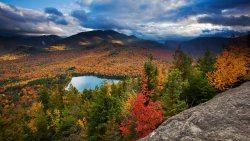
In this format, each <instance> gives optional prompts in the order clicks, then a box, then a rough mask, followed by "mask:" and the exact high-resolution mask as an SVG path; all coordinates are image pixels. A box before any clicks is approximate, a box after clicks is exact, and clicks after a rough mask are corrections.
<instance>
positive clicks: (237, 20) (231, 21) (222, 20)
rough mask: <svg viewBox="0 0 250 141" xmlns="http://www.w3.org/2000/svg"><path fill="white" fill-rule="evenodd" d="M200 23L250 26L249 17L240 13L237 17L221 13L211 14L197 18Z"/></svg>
mask: <svg viewBox="0 0 250 141" xmlns="http://www.w3.org/2000/svg"><path fill="white" fill-rule="evenodd" d="M198 21H199V22H200V23H211V24H214V25H223V26H250V17H248V16H244V15H241V16H239V17H235V16H229V17H225V16H222V15H213V16H206V17H201V18H199V19H198Z"/></svg>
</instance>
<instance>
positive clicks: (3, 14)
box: [0, 0, 250, 41]
mask: <svg viewBox="0 0 250 141" xmlns="http://www.w3.org/2000/svg"><path fill="white" fill-rule="evenodd" d="M97 29H98V30H115V31H118V32H121V33H124V34H127V35H135V36H138V37H141V38H145V39H152V40H159V41H160V40H171V39H181V38H189V37H197V36H212V35H213V36H214V35H218V36H231V35H232V34H235V35H241V34H244V33H247V32H248V31H250V0H0V34H1V35H49V34H56V35H59V36H70V35H73V34H76V33H79V32H84V31H91V30H97Z"/></svg>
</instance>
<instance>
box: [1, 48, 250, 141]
mask: <svg viewBox="0 0 250 141" xmlns="http://www.w3.org/2000/svg"><path fill="white" fill-rule="evenodd" d="M166 66H167V67H166ZM141 72H142V73H141V76H140V77H136V78H127V79H126V80H124V81H122V82H120V83H118V84H109V83H107V82H104V84H103V85H102V86H100V87H97V88H96V89H95V90H84V91H83V92H78V91H77V90H76V89H75V88H73V87H71V89H70V90H69V91H66V90H65V84H64V83H62V82H61V81H57V82H58V83H53V84H48V83H47V84H44V85H45V86H43V85H40V84H39V85H38V84H34V87H30V88H28V89H27V88H26V89H23V90H22V94H21V95H20V96H16V97H12V99H15V101H17V103H15V104H14V102H10V101H9V100H10V98H8V96H6V95H4V96H3V95H2V96H1V97H0V98H1V99H0V100H1V111H0V126H1V128H0V140H65V141H67V140H89V141H97V140H98V141H99V140H103V141H106V140H107V141H110V140H138V139H140V138H142V137H144V136H146V135H148V134H150V133H151V132H152V131H153V130H154V129H156V128H157V127H158V126H159V125H160V124H161V123H162V122H163V121H164V120H166V119H168V118H170V117H172V116H174V115H176V114H178V113H180V112H182V111H183V110H185V109H187V108H190V107H193V106H195V105H198V104H200V103H203V102H206V101H207V100H209V99H211V98H212V97H213V96H215V95H216V93H217V92H219V91H224V90H226V89H228V88H231V87H234V86H236V85H238V84H239V83H241V82H243V81H247V80H249V48H234V47H232V48H230V49H228V50H224V51H223V52H222V54H220V55H219V56H217V57H216V58H213V57H212V55H211V54H210V53H209V52H208V51H207V52H206V53H205V54H204V56H203V57H201V58H200V59H199V60H197V61H194V60H193V59H192V58H191V57H190V56H188V55H187V54H185V53H183V52H182V51H181V50H179V49H178V50H176V52H175V53H174V56H173V61H172V63H171V64H170V65H166V64H162V65H156V63H155V62H154V59H153V58H152V57H149V59H148V61H147V62H146V63H145V64H144V66H143V67H142V68H141ZM48 86H50V87H48ZM6 97H7V98H6ZM13 101H14V100H13ZM13 104H14V105H13Z"/></svg>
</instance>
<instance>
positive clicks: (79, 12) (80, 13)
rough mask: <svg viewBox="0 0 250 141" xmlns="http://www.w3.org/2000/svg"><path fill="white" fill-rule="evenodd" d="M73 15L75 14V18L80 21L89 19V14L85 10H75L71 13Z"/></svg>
mask: <svg viewBox="0 0 250 141" xmlns="http://www.w3.org/2000/svg"><path fill="white" fill-rule="evenodd" d="M71 16H73V17H74V18H76V19H78V20H80V21H84V20H86V19H87V15H86V12H85V11H84V10H75V11H73V12H72V13H71Z"/></svg>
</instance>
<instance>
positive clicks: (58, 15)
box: [44, 7, 68, 25]
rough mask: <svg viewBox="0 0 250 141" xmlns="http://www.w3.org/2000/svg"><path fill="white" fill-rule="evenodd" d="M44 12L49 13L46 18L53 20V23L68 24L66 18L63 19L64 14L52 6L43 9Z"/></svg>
mask: <svg viewBox="0 0 250 141" xmlns="http://www.w3.org/2000/svg"><path fill="white" fill-rule="evenodd" d="M44 12H45V13H47V14H49V16H48V18H47V19H48V20H49V21H53V22H54V23H57V24H61V25H68V22H67V20H66V19H65V17H64V15H63V14H62V12H60V11H59V10H57V9H56V8H54V7H47V8H45V9H44Z"/></svg>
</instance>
